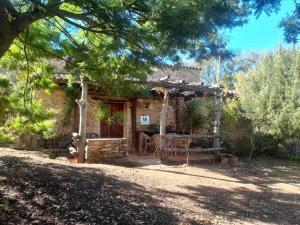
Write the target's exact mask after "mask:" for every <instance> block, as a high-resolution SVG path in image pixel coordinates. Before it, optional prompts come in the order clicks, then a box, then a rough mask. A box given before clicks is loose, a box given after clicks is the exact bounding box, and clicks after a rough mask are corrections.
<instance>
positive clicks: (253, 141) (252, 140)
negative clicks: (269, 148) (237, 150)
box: [248, 132, 255, 161]
mask: <svg viewBox="0 0 300 225" xmlns="http://www.w3.org/2000/svg"><path fill="white" fill-rule="evenodd" d="M250 141H251V151H250V154H249V158H248V160H249V161H251V159H252V155H253V152H254V149H255V133H254V132H252V134H251V137H250Z"/></svg>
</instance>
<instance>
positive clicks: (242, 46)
mask: <svg viewBox="0 0 300 225" xmlns="http://www.w3.org/2000/svg"><path fill="white" fill-rule="evenodd" d="M294 7H295V6H294V2H293V0H283V1H282V5H281V9H280V11H279V12H278V13H277V14H272V15H270V16H268V15H266V14H265V13H263V14H262V15H261V16H260V17H259V18H256V17H255V16H251V17H250V19H249V22H248V23H247V24H245V25H244V26H243V27H238V28H235V29H233V30H231V31H229V32H226V33H227V38H228V42H229V43H228V47H229V48H231V49H234V50H239V51H241V52H247V51H264V50H270V49H274V48H276V47H278V45H279V44H283V45H285V44H284V36H283V31H282V29H280V28H279V27H278V24H279V22H280V21H281V19H282V18H283V17H284V16H286V15H287V14H291V13H292V12H293V9H294Z"/></svg>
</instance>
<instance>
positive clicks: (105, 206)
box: [0, 156, 178, 225]
mask: <svg viewBox="0 0 300 225" xmlns="http://www.w3.org/2000/svg"><path fill="white" fill-rule="evenodd" d="M176 223H178V219H177V218H176V217H175V216H174V215H173V214H172V212H171V211H170V210H168V209H167V208H161V207H159V206H157V200H156V199H154V198H153V197H152V196H151V193H148V192H147V191H145V190H144V189H143V187H142V186H138V185H136V184H132V183H128V182H124V181H120V180H117V179H115V178H113V177H109V176H106V175H105V174H103V173H102V172H101V170H100V169H90V168H83V167H82V168H79V167H72V166H67V165H60V164H35V163H34V162H33V161H30V160H28V159H26V158H19V157H8V156H4V157H0V224H109V225H111V224H124V225H125V224H176Z"/></svg>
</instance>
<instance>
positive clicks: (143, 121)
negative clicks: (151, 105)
mask: <svg viewBox="0 0 300 225" xmlns="http://www.w3.org/2000/svg"><path fill="white" fill-rule="evenodd" d="M148 124H150V118H149V116H141V125H148Z"/></svg>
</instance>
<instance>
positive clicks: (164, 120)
mask: <svg viewBox="0 0 300 225" xmlns="http://www.w3.org/2000/svg"><path fill="white" fill-rule="evenodd" d="M168 104H169V92H168V89H165V90H164V100H163V105H162V109H161V112H160V121H159V135H160V142H159V148H160V153H161V154H160V158H161V160H164V159H165V154H164V152H163V139H162V135H165V134H166V125H167V111H168Z"/></svg>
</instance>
